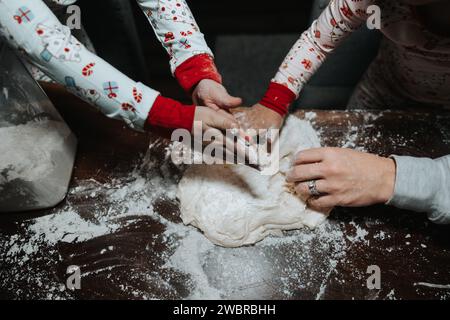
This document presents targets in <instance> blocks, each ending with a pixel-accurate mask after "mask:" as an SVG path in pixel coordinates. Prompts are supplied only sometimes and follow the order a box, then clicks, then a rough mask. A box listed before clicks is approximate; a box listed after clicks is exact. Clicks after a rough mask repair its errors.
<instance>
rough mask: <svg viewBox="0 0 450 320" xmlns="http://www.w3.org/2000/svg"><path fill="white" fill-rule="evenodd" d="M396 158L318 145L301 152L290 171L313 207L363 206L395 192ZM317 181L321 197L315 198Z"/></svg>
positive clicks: (298, 191)
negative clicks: (313, 190) (310, 184)
mask: <svg viewBox="0 0 450 320" xmlns="http://www.w3.org/2000/svg"><path fill="white" fill-rule="evenodd" d="M395 174H396V165H395V161H394V160H393V159H389V158H383V157H379V156H377V155H373V154H369V153H362V152H357V151H354V150H350V149H340V148H319V149H311V150H306V151H302V152H300V153H299V154H298V155H297V157H296V159H295V162H294V166H293V168H292V170H291V171H290V172H289V173H288V176H287V181H288V182H290V183H295V185H296V192H297V193H298V194H299V196H300V197H301V198H302V199H309V200H308V203H309V204H310V205H311V207H313V208H333V207H335V206H343V207H362V206H370V205H374V204H378V203H386V202H387V201H389V200H390V199H391V197H392V195H393V193H394V185H395ZM312 180H315V181H316V187H317V191H318V192H320V193H321V195H320V196H316V197H312V196H311V193H310V190H309V187H308V182H310V181H312Z"/></svg>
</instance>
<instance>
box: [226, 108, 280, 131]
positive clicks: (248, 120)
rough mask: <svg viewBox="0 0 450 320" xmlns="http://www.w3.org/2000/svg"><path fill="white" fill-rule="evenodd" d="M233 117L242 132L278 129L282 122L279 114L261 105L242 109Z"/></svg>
mask: <svg viewBox="0 0 450 320" xmlns="http://www.w3.org/2000/svg"><path fill="white" fill-rule="evenodd" d="M235 116H236V119H237V120H238V121H239V124H240V125H241V127H242V128H243V129H244V130H249V129H254V130H259V129H280V128H281V126H282V125H283V120H284V119H283V117H282V116H281V115H280V114H278V113H277V112H275V111H273V110H271V109H269V108H266V107H264V106H263V105H261V104H255V105H254V106H253V107H251V108H242V109H240V112H239V113H236V114H235Z"/></svg>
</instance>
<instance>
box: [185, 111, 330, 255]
mask: <svg viewBox="0 0 450 320" xmlns="http://www.w3.org/2000/svg"><path fill="white" fill-rule="evenodd" d="M315 147H320V142H319V138H318V137H317V134H316V132H315V131H314V129H313V128H312V127H311V125H310V123H309V122H307V121H303V120H300V119H298V118H296V117H294V116H291V117H290V118H289V119H288V120H287V122H286V126H285V128H284V129H283V131H282V133H281V136H280V158H281V159H280V171H279V172H278V173H277V174H275V175H273V176H264V175H261V174H260V173H259V172H258V171H256V170H253V169H251V168H248V167H246V166H240V165H228V166H224V165H213V166H210V165H196V166H191V167H190V168H188V169H187V171H186V173H185V175H184V177H183V179H182V180H181V182H180V184H179V189H178V198H179V200H180V209H181V218H182V219H183V222H184V223H185V224H187V225H188V224H190V225H193V226H195V227H197V228H199V229H200V230H201V231H203V233H204V235H205V236H206V237H207V238H208V239H209V240H210V241H211V242H213V243H215V244H217V245H220V246H224V247H240V246H245V245H251V244H254V243H256V242H259V241H261V240H263V239H264V238H265V237H267V236H270V235H275V236H282V235H283V231H284V230H294V229H300V228H302V227H305V226H306V227H309V228H314V227H316V226H318V225H319V224H321V223H322V222H323V221H325V219H326V215H325V214H322V213H319V212H315V211H313V210H310V209H308V208H307V207H306V205H305V203H304V202H303V201H302V200H300V199H299V198H298V197H297V196H296V195H295V194H293V193H291V192H289V190H288V188H287V186H286V172H287V171H288V170H289V169H290V167H291V162H292V160H293V158H294V156H295V155H296V154H297V152H299V151H301V150H305V149H309V148H315Z"/></svg>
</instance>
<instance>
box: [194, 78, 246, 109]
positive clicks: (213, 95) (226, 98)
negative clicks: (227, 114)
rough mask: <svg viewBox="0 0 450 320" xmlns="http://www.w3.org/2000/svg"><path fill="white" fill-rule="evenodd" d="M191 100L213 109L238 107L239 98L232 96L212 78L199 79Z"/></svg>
mask: <svg viewBox="0 0 450 320" xmlns="http://www.w3.org/2000/svg"><path fill="white" fill-rule="evenodd" d="M192 100H193V101H194V104H196V105H202V106H207V107H209V108H211V109H213V110H220V109H229V108H235V107H239V106H240V105H241V104H242V99H241V98H236V97H232V96H230V95H229V94H228V92H227V90H226V89H225V87H224V86H223V85H221V84H220V83H217V82H215V81H213V80H209V79H204V80H202V81H200V82H199V83H198V85H197V87H196V88H195V90H194V92H193V93H192Z"/></svg>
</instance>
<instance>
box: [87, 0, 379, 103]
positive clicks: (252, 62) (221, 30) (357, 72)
mask: <svg viewBox="0 0 450 320" xmlns="http://www.w3.org/2000/svg"><path fill="white" fill-rule="evenodd" d="M187 2H188V4H189V6H190V7H191V10H192V11H193V13H194V16H195V18H196V20H197V22H198V24H199V26H200V29H201V30H202V32H203V33H204V34H205V36H206V40H207V42H208V44H209V45H210V47H211V49H212V50H213V51H214V52H215V55H216V64H217V65H218V67H219V70H220V72H221V74H222V75H223V77H224V84H225V85H226V87H227V89H228V90H229V91H230V92H231V93H232V94H234V95H238V96H241V97H243V98H244V101H245V104H247V105H251V104H253V103H255V102H256V101H258V100H259V99H260V98H261V96H262V94H263V93H264V91H265V89H266V87H267V85H268V83H269V81H270V79H271V78H272V77H273V76H274V75H275V73H276V71H277V69H278V66H279V65H280V63H281V62H282V60H283V58H284V57H285V55H286V54H287V53H288V51H289V49H290V48H291V46H292V45H293V44H294V43H295V41H296V40H297V39H298V37H299V36H300V34H301V33H302V32H303V31H304V30H306V29H307V28H308V26H309V25H310V24H311V21H312V20H314V19H315V18H316V17H317V15H318V14H319V13H320V12H321V11H322V10H323V8H324V7H325V6H326V4H327V3H328V1H327V0H285V1H279V2H273V1H270V2H268V1H256V0H240V1H238V0H227V1H211V0H208V1H207V0H195V1H194V0H187ZM79 5H80V6H81V8H82V20H83V24H84V26H85V28H86V29H87V32H88V34H89V36H90V37H91V40H92V41H93V43H94V45H95V47H96V50H97V53H98V54H99V55H100V56H101V57H102V58H104V59H105V60H107V61H109V62H110V63H111V64H113V65H114V66H116V67H117V68H118V69H119V70H121V71H122V72H124V73H126V74H127V75H129V76H130V77H131V78H133V79H134V80H137V81H141V82H143V83H145V84H147V85H149V86H151V87H152V88H155V89H156V90H158V91H160V92H161V93H162V94H163V95H165V96H169V97H171V98H175V99H178V100H182V101H183V102H189V97H187V96H186V94H185V93H184V92H182V90H181V89H180V88H179V86H178V85H177V83H176V81H175V80H174V79H173V77H172V75H171V74H170V68H169V62H168V56H167V54H166V52H165V50H164V49H163V48H162V46H161V45H160V43H159V42H158V40H157V39H156V37H155V35H154V33H153V30H152V28H151V26H150V24H149V23H148V21H147V18H146V17H145V15H144V14H143V12H142V11H141V10H140V8H139V6H138V5H137V3H136V1H135V0H96V1H89V0H80V1H79ZM351 38H352V39H351V40H349V41H348V42H347V43H346V44H345V45H344V46H342V48H339V50H337V52H336V54H333V56H332V57H330V59H329V62H327V63H326V64H325V65H324V67H323V68H321V70H320V72H319V73H318V74H317V75H316V76H315V77H314V78H313V79H312V81H311V82H310V84H309V85H308V87H307V88H305V90H304V91H303V93H302V97H301V99H300V101H299V102H297V107H299V106H301V107H303V108H324V109H328V108H330V109H338V108H344V107H345V106H346V103H347V101H348V98H349V96H350V94H351V92H352V91H353V88H354V86H355V85H356V83H357V82H358V81H359V79H360V78H361V76H362V74H363V72H364V70H365V69H366V68H367V66H368V64H369V63H370V61H371V60H372V59H373V57H374V55H375V54H376V51H377V47H378V38H379V35H378V34H377V32H369V31H367V30H363V31H362V32H358V34H357V35H355V36H352V37H351Z"/></svg>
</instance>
